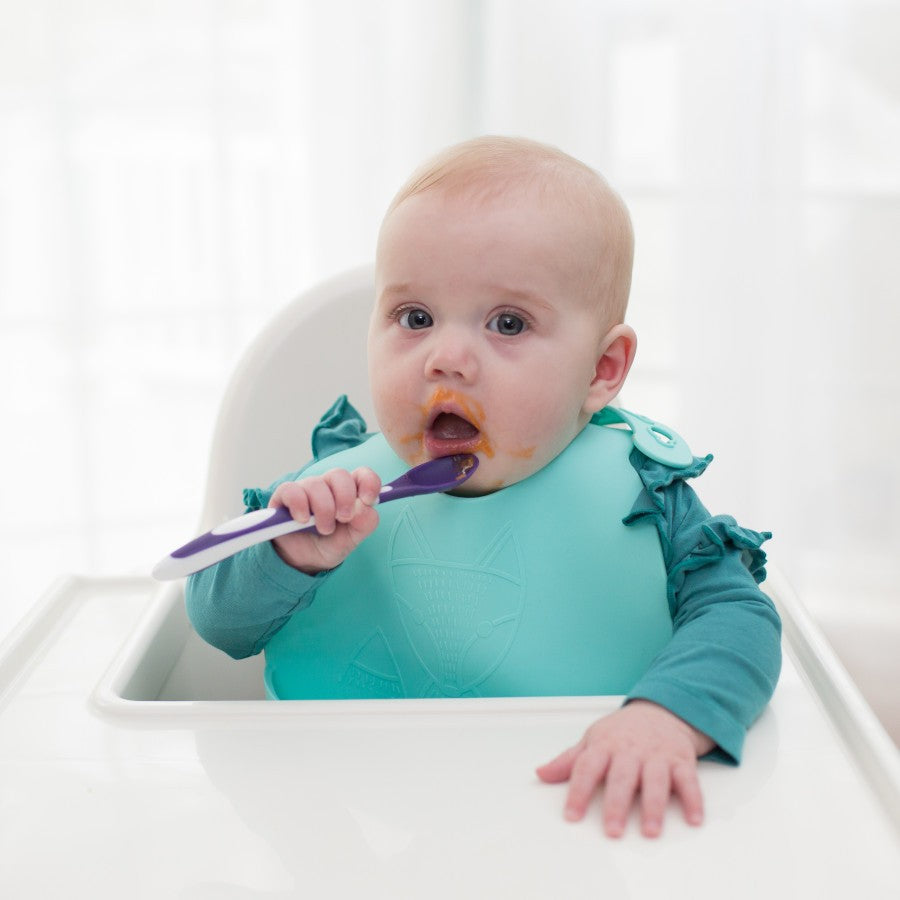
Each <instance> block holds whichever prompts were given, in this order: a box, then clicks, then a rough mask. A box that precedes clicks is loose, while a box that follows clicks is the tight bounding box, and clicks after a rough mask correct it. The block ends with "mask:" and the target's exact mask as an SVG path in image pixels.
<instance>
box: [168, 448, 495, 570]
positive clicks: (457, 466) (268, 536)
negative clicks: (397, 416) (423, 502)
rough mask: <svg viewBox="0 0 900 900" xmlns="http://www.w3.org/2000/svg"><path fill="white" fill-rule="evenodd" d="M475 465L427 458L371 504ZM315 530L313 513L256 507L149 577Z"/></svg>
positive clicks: (413, 492)
mask: <svg viewBox="0 0 900 900" xmlns="http://www.w3.org/2000/svg"><path fill="white" fill-rule="evenodd" d="M477 468H478V457H477V456H475V455H473V454H471V453H461V454H458V455H456V456H442V457H441V458H440V459H432V460H429V461H428V462H426V463H422V465H420V466H414V467H413V468H412V469H410V470H409V471H408V472H405V473H404V474H403V475H401V476H400V477H399V478H395V479H394V480H393V481H391V482H390V483H388V484H386V485H384V486H383V487H382V489H381V491H380V493H379V494H378V499H377V500H376V503H387V501H388V500H400V499H402V498H403V497H416V496H418V495H419V494H434V493H439V492H442V491H449V490H452V489H453V488H455V487H459V486H460V485H461V484H462V483H463V482H464V481H467V480H468V479H469V478H470V477H471V476H472V475H473V474H474V472H475V470H476V469H477ZM315 529H316V525H315V518H311V519H308V520H307V521H306V522H302V523H301V522H296V521H294V519H292V518H291V514H290V512H288V510H287V508H286V507H284V506H278V507H269V508H267V509H257V510H254V511H253V512H249V513H245V514H244V515H242V516H238V517H237V518H235V519H230V520H229V521H227V522H223V523H222V524H221V525H218V526H216V527H215V528H213V530H212V531H207V532H206V534H202V535H200V537H197V538H194V540H192V541H190V542H188V543H187V544H185V545H184V546H183V547H179V548H178V549H177V550H173V551H172V552H171V553H170V554H169V555H168V556H165V557H163V558H162V559H161V560H160V561H159V562H158V563H157V564H156V566H155V567H154V569H153V577H154V578H156V579H157V580H158V581H170V580H172V579H174V578H182V577H183V576H185V575H191V574H192V573H194V572H199V571H200V570H201V569H205V568H207V566H211V565H213V564H214V563H217V562H221V561H222V560H223V559H227V558H228V557H229V556H234V554H235V553H237V552H239V551H240V550H244V549H246V548H247V547H251V546H253V544H261V543H263V542H264V541H271V540H272V539H273V538H277V537H281V535H283V534H290V533H291V532H294V531H315Z"/></svg>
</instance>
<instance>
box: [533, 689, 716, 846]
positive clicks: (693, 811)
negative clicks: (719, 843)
mask: <svg viewBox="0 0 900 900" xmlns="http://www.w3.org/2000/svg"><path fill="white" fill-rule="evenodd" d="M713 746H714V744H713V741H712V740H711V739H710V738H708V737H707V736H706V735H705V734H702V733H701V732H699V731H697V730H696V729H695V728H692V727H691V726H690V725H688V724H687V722H685V721H683V720H682V719H679V718H678V716H676V715H674V714H673V713H671V712H669V711H668V710H667V709H664V708H663V707H661V706H658V705H657V704H655V703H650V702H649V701H646V700H634V701H632V702H631V703H629V704H628V705H627V706H624V707H622V708H621V709H619V710H617V711H616V712H615V713H613V714H611V715H609V716H606V717H605V718H603V719H600V720H599V721H597V722H595V723H594V724H593V725H591V727H590V728H588V730H587V731H586V732H585V734H584V737H583V738H582V739H581V740H580V741H579V742H578V743H577V744H576V745H575V746H574V747H570V748H569V749H568V750H566V751H564V752H563V753H561V754H560V755H559V756H557V757H556V758H555V759H553V760H551V761H550V762H548V763H546V764H545V765H543V766H541V767H540V768H539V769H538V770H537V774H538V777H539V778H540V779H541V780H542V781H546V782H548V783H551V784H555V783H558V782H563V781H568V782H569V792H568V796H567V798H566V806H565V815H566V818H567V819H569V820H570V821H573V822H575V821H578V820H580V819H582V818H583V817H584V814H585V812H586V811H587V808H588V805H589V803H590V802H591V800H592V798H593V796H594V793H595V791H596V790H597V788H598V787H599V786H600V785H601V784H604V785H605V788H604V794H603V825H604V829H605V831H606V833H607V835H609V836H610V837H620V836H621V835H622V834H623V833H624V831H625V824H626V822H627V820H628V815H629V812H630V811H631V806H632V803H633V802H634V800H635V798H636V797H637V796H638V795H640V806H641V830H642V832H643V834H644V835H645V836H646V837H657V836H658V835H659V834H660V832H661V831H662V822H663V816H664V815H665V811H666V807H667V805H668V802H669V797H670V796H671V795H673V794H677V795H678V797H679V798H680V800H681V805H682V808H683V811H684V817H685V819H686V820H687V821H688V822H689V823H690V824H691V825H699V824H700V823H701V822H702V821H703V798H702V796H701V794H700V782H699V781H698V779H697V757H698V756H702V755H703V754H704V753H708V752H709V751H710V750H712V748H713Z"/></svg>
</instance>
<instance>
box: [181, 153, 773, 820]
mask: <svg viewBox="0 0 900 900" xmlns="http://www.w3.org/2000/svg"><path fill="white" fill-rule="evenodd" d="M632 250H633V236H632V229H631V223H630V219H629V216H628V213H627V211H626V209H625V206H624V205H623V203H622V201H621V200H620V198H619V197H618V196H617V195H616V193H615V192H614V191H613V190H611V188H610V187H609V186H608V184H607V183H606V182H605V181H604V180H603V179H602V178H601V177H600V176H599V175H598V174H597V173H596V172H594V171H593V170H592V169H590V168H589V167H587V166H585V165H583V164H582V163H580V162H578V161H577V160H575V159H573V158H572V157H570V156H568V155H566V154H564V153H562V152H561V151H559V150H557V149H555V148H552V147H548V146H544V145H542V144H538V143H534V142H531V141H526V140H519V139H509V138H493V137H489V138H481V139H476V140H473V141H469V142H466V143H463V144H461V145H458V146H455V147H452V148H450V149H448V150H447V151H445V152H444V153H442V154H440V155H439V156H438V157H436V158H435V159H433V160H431V161H430V162H429V163H428V164H426V166H424V167H423V168H422V169H421V170H419V171H418V172H417V173H415V174H414V175H413V177H412V178H411V179H410V180H409V182H408V183H407V184H406V185H405V186H404V187H403V188H402V189H401V190H400V192H399V193H398V194H397V196H396V197H395V199H394V201H393V202H392V204H391V206H390V208H389V209H388V211H387V214H386V216H385V218H384V222H383V224H382V227H381V232H380V235H379V239H378V246H377V254H376V296H375V305H374V309H373V311H372V317H371V322H370V327H369V342H368V354H369V374H370V381H371V390H372V397H373V401H374V406H375V411H376V415H377V418H378V424H379V426H380V428H381V432H380V434H377V435H369V434H367V433H365V425H364V423H362V422H361V420H360V419H359V418H358V415H357V414H356V413H355V411H354V410H353V409H352V407H350V406H349V404H347V403H346V401H345V400H343V399H342V400H341V401H339V402H338V404H336V406H335V407H334V408H333V409H332V410H331V411H330V412H329V414H327V416H326V418H325V419H323V421H322V422H321V423H320V425H319V427H318V429H317V431H316V433H315V434H314V452H315V454H316V457H317V458H316V460H315V461H314V463H313V465H312V466H311V467H308V468H306V469H304V470H301V471H300V472H299V473H295V474H294V475H292V476H288V477H287V478H286V479H284V480H282V481H281V482H279V483H276V485H275V486H274V489H273V490H271V491H267V492H260V491H256V492H248V493H247V495H246V496H247V497H248V499H249V503H248V505H249V506H251V507H254V506H257V507H258V506H261V505H263V506H264V505H266V504H268V505H269V506H286V507H287V508H288V509H289V510H290V512H291V515H292V516H293V518H294V519H295V520H297V521H298V522H304V521H306V520H307V519H308V518H309V517H310V516H315V520H316V529H317V531H316V532H315V533H312V534H289V535H285V536H283V537H280V538H277V539H275V540H274V541H272V542H271V543H269V544H262V545H259V546H258V547H253V548H250V549H248V550H245V551H243V552H242V553H240V554H238V555H237V556H235V557H233V558H231V559H229V560H225V561H224V562H222V563H219V564H218V565H216V566H214V567H211V568H210V569H207V570H204V571H203V572H200V573H198V574H196V575H194V576H193V577H192V578H191V579H190V581H189V583H188V589H187V604H188V611H189V614H190V616H191V619H192V621H193V623H194V625H195V627H196V628H197V630H198V632H199V633H200V634H201V635H202V636H203V637H204V638H205V639H206V640H208V641H209V642H210V643H213V644H215V645H216V646H219V647H221V648H222V649H224V650H226V651H227V652H229V653H230V654H231V655H233V656H235V657H240V656H247V655H250V654H252V653H257V652H259V651H260V650H263V649H265V651H266V657H267V673H266V680H267V687H268V690H269V693H270V695H272V696H275V697H280V698H291V697H366V696H381V697H389V696H479V695H481V696H503V695H535V694H545V695H546V694H581V695H592V694H604V693H605V694H625V695H626V702H625V704H624V705H623V706H622V707H621V708H620V709H618V710H617V711H616V712H615V713H613V714H611V715H609V716H607V717H605V718H603V719H601V720H599V721H598V722H596V723H595V724H594V725H592V726H591V727H590V728H589V729H588V731H587V732H586V733H585V735H584V736H583V737H582V738H581V740H580V741H579V742H578V743H577V744H575V745H574V746H572V747H570V748H569V749H567V750H565V751H564V752H563V753H562V754H560V755H559V756H557V757H556V758H555V759H553V760H551V761H550V762H548V763H546V764H545V765H543V766H541V767H540V768H538V770H537V774H538V776H539V778H541V779H542V780H543V781H546V782H563V781H568V782H569V788H568V795H567V799H566V804H565V815H566V817H567V818H568V819H570V820H578V819H581V818H582V817H583V816H584V815H585V812H586V810H587V808H588V805H589V803H590V800H591V798H592V796H593V795H594V794H595V792H596V791H597V790H598V788H599V787H600V786H601V785H602V787H603V822H604V828H605V831H606V833H607V834H608V835H610V836H613V837H617V836H620V835H621V834H622V833H623V832H624V830H625V826H626V821H627V818H628V815H629V813H630V810H631V808H632V806H633V805H634V804H635V803H636V802H637V803H638V804H639V807H640V821H641V830H642V832H643V834H645V835H646V836H648V837H653V836H656V835H658V834H660V832H661V830H662V823H663V818H664V814H665V811H666V808H667V806H668V803H669V799H670V797H671V796H672V795H677V796H678V797H679V799H680V801H681V805H682V808H683V812H684V816H685V818H686V820H687V821H688V822H689V823H691V824H695V825H696V824H699V823H700V822H701V821H702V818H703V803H702V797H701V792H700V785H699V781H698V776H697V758H698V757H700V756H703V755H705V754H708V753H711V752H712V753H714V754H715V755H717V756H719V757H721V758H724V759H726V760H731V761H733V762H736V761H738V760H739V757H740V753H741V749H742V745H743V739H744V735H745V733H746V730H747V728H748V727H749V726H750V724H751V723H752V722H753V721H754V720H755V718H756V717H757V716H758V715H759V713H760V712H761V710H762V709H763V707H764V706H765V704H766V703H767V702H768V700H769V697H770V696H771V693H772V691H773V690H774V686H775V682H776V680H777V677H778V672H779V668H780V623H779V620H778V616H777V614H776V612H775V610H774V608H773V606H772V604H771V602H770V601H769V600H768V599H767V598H766V597H765V595H764V594H762V592H761V591H760V590H759V589H758V587H757V581H758V580H762V578H763V577H764V572H763V569H762V564H763V562H764V560H765V556H764V554H763V553H762V551H761V550H760V549H759V547H760V545H761V543H762V542H763V540H765V539H766V537H768V535H764V534H759V533H757V532H753V531H750V530H748V529H743V528H740V527H738V526H737V525H736V523H735V522H734V520H733V519H730V518H729V517H726V516H715V517H712V516H710V515H709V514H708V513H707V512H706V510H705V509H704V508H703V506H702V505H701V504H700V502H699V501H698V500H697V498H696V495H695V494H694V493H693V492H692V491H691V489H690V488H689V487H688V486H687V485H686V484H685V479H686V478H688V477H694V476H696V475H698V474H700V473H701V472H702V471H703V469H704V468H705V467H706V465H707V464H708V462H709V458H706V459H696V458H695V459H693V461H692V462H691V463H689V464H688V465H686V466H685V465H682V464H679V466H677V467H673V466H670V465H667V464H666V462H665V459H664V458H662V461H660V459H651V458H650V457H649V456H647V455H644V454H643V453H642V452H641V451H640V450H638V449H637V448H636V446H635V444H633V443H632V440H631V436H630V434H629V433H628V432H627V431H624V430H622V429H618V428H608V427H605V426H604V425H602V424H598V422H599V421H600V420H598V419H596V418H595V419H594V421H592V417H594V416H595V414H597V413H599V412H600V411H601V410H603V409H604V408H605V407H607V406H608V404H610V403H611V401H612V400H613V399H614V398H615V397H616V395H617V394H618V393H619V391H620V390H621V388H622V384H623V382H624V381H625V378H626V376H627V375H628V372H629V369H630V368H631V365H632V362H633V360H634V355H635V349H636V337H635V334H634V332H633V330H632V329H631V328H630V327H629V326H628V325H626V324H625V323H624V317H625V310H626V305H627V301H628V295H629V289H630V283H631V266H632ZM332 450H336V451H337V452H335V453H334V454H333V455H332V454H331V451H332ZM461 453H474V454H476V455H477V457H478V460H479V465H478V468H477V470H476V471H475V473H474V475H473V476H472V477H471V478H470V479H469V480H468V481H466V482H465V484H464V485H462V486H461V487H460V488H459V489H458V490H457V491H455V492H454V495H453V496H450V495H435V496H433V497H429V498H417V499H415V500H410V501H397V502H395V503H392V504H389V505H388V506H383V507H378V510H377V511H376V509H375V508H374V504H375V501H376V497H377V495H378V492H379V490H380V487H381V479H380V478H379V476H378V475H376V474H375V470H376V469H377V470H378V471H379V472H380V473H381V476H382V477H383V478H385V479H387V478H388V477H393V476H394V475H396V474H399V473H400V472H401V471H403V470H404V469H405V468H406V467H407V466H409V465H414V464H417V463H421V462H423V461H426V460H428V459H434V458H437V457H442V456H448V455H453V454H461ZM313 601H314V602H313Z"/></svg>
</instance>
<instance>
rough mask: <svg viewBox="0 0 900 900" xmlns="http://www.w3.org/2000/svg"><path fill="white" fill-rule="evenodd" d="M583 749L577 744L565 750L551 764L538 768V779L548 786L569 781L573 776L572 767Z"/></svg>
mask: <svg viewBox="0 0 900 900" xmlns="http://www.w3.org/2000/svg"><path fill="white" fill-rule="evenodd" d="M581 749H582V745H581V744H576V745H575V746H574V747H569V749H568V750H564V751H563V752H562V753H560V754H559V756H557V757H556V758H555V759H551V760H550V762H547V763H544V764H543V765H542V766H538V768H537V769H536V770H535V771H536V772H537V776H538V778H540V779H541V781H544V782H546V783H547V784H560V783H561V782H563V781H568V780H569V776H570V775H571V774H572V766H573V765H574V764H575V760H576V759H578V754H579V753H581Z"/></svg>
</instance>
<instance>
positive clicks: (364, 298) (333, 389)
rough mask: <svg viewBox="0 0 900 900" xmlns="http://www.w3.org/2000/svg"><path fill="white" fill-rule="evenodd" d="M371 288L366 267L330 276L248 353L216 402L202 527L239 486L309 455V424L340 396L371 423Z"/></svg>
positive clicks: (268, 477) (231, 504)
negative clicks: (368, 336) (368, 355)
mask: <svg viewBox="0 0 900 900" xmlns="http://www.w3.org/2000/svg"><path fill="white" fill-rule="evenodd" d="M374 292H375V281H374V271H373V268H372V267H371V266H365V267H362V268H358V269H354V270H352V271H349V272H346V273H344V274H342V275H339V276H337V277H335V278H332V279H330V280H328V281H326V282H324V283H322V284H320V285H318V286H316V287H314V288H312V289H310V290H309V291H306V292H305V293H303V294H301V295H300V296H299V297H297V299H296V300H294V301H293V302H291V303H290V304H288V306H286V307H285V308H284V309H283V310H281V312H279V313H278V314H277V315H276V316H275V318H274V319H273V320H272V321H271V322H270V323H269V325H268V326H267V327H266V328H265V329H264V330H263V331H262V332H261V334H260V335H259V336H258V337H257V338H256V339H255V340H254V341H253V343H252V344H251V345H250V347H249V348H248V349H247V351H246V352H245V354H244V356H243V358H242V359H241V361H240V362H239V363H238V366H237V368H236V369H235V372H234V374H233V375H232V377H231V381H230V382H229V384H228V387H227V389H226V391H225V396H224V397H223V399H222V404H221V406H220V408H219V416H218V421H217V423H216V428H215V432H214V435H213V442H212V450H211V453H210V462H209V472H208V475H207V482H206V495H205V498H204V505H203V514H202V517H201V522H200V527H201V528H202V529H204V530H205V529H208V528H211V527H213V526H215V525H217V524H218V523H220V522H222V521H224V520H225V519H228V518H230V517H232V516H234V515H237V514H238V513H240V512H242V511H243V506H242V503H241V491H242V489H243V488H245V487H265V486H267V485H268V484H271V482H272V481H274V480H275V479H276V478H278V477H279V476H281V475H284V474H285V473H286V472H290V471H293V470H296V469H299V468H300V466H302V465H303V464H304V463H305V462H306V461H307V460H309V459H310V457H311V449H310V433H311V432H312V429H313V426H314V425H315V424H316V422H318V420H319V417H320V416H321V415H322V413H323V412H325V410H326V409H328V407H329V406H330V405H331V404H332V403H333V402H334V400H335V399H336V398H337V397H338V396H339V395H340V394H347V396H348V397H349V399H350V401H351V403H352V404H353V405H354V406H355V407H356V408H357V409H358V410H359V411H360V412H361V413H362V414H363V416H364V417H365V419H366V422H367V423H368V425H369V427H370V429H374V428H375V423H374V416H373V414H372V402H371V399H370V396H369V387H368V374H367V364H366V332H367V330H368V321H369V312H370V310H371V306H372V300H373V297H374Z"/></svg>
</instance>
